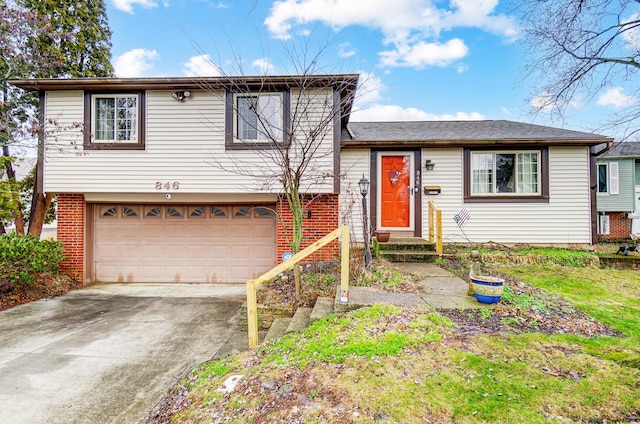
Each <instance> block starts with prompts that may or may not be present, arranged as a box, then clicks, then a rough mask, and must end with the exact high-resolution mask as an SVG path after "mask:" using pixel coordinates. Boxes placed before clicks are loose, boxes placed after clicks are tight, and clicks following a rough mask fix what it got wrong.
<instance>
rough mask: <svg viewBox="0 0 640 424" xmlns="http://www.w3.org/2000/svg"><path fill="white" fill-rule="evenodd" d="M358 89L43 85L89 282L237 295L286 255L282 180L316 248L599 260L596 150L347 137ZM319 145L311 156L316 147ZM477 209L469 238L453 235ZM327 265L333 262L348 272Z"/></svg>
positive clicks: (295, 84)
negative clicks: (438, 235)
mask: <svg viewBox="0 0 640 424" xmlns="http://www.w3.org/2000/svg"><path fill="white" fill-rule="evenodd" d="M357 83H358V76H357V75H319V76H269V77H211V78H131V79H109V78H88V79H34V80H16V81H12V84H14V85H16V86H18V87H21V88H23V89H26V90H32V91H35V92H38V93H39V94H40V107H41V115H42V124H43V133H42V139H43V143H41V144H42V147H41V152H40V153H41V158H42V159H43V160H42V161H41V162H40V169H39V170H40V176H41V180H42V190H43V191H44V192H55V193H58V239H59V240H61V241H63V242H64V243H65V246H66V254H67V256H68V258H69V259H68V261H67V262H66V263H65V266H66V269H67V270H69V271H70V272H72V273H73V274H74V275H75V276H76V277H77V278H78V279H79V280H80V281H83V282H94V281H131V282H144V281H151V282H161V281H169V282H171V281H181V282H240V281H244V280H246V279H248V278H252V277H254V276H256V275H257V274H260V273H262V272H263V271H265V270H266V269H268V268H270V267H271V266H273V265H274V264H276V263H277V262H278V261H280V260H281V257H282V254H283V253H284V252H285V251H286V250H288V238H289V237H290V232H289V230H290V225H289V224H288V223H289V222H290V219H291V214H290V211H289V210H288V206H287V202H286V201H285V200H284V199H283V197H282V196H281V194H282V193H281V185H280V184H281V179H282V173H281V170H282V166H289V165H291V164H293V166H294V167H296V169H298V168H297V166H298V165H299V164H300V163H306V164H307V165H306V166H304V167H303V168H300V169H302V173H303V178H302V179H301V183H302V187H301V192H303V193H305V194H306V197H305V199H304V207H305V214H304V228H305V240H304V241H303V245H305V244H308V243H309V242H311V241H313V240H315V239H317V238H319V237H320V236H321V235H323V234H326V233H328V232H329V231H331V230H332V229H334V228H336V227H337V226H338V225H339V224H340V223H346V224H349V225H351V226H352V234H353V235H354V236H355V239H356V240H360V241H362V232H361V231H360V229H361V228H362V220H361V217H362V208H361V199H362V197H361V195H360V193H359V191H358V181H359V180H360V179H361V178H362V177H363V176H365V177H367V179H368V180H369V181H370V182H371V188H370V192H369V193H368V197H367V200H368V208H369V210H368V215H369V216H370V217H371V227H372V228H373V229H378V230H388V231H391V232H392V234H393V236H395V237H415V236H417V237H425V236H427V232H428V225H427V219H428V218H427V213H426V208H427V203H428V201H430V200H432V201H433V202H434V203H435V204H436V205H437V207H439V208H440V209H441V210H442V214H443V235H444V241H445V242H467V240H471V241H473V242H477V243H481V242H489V241H493V242H498V243H536V244H569V243H580V244H589V243H593V242H594V241H595V237H596V218H597V215H596V209H595V197H596V196H595V189H592V185H593V182H594V181H595V180H596V174H595V171H596V166H595V154H596V147H595V146H597V145H599V144H602V143H609V142H611V139H610V138H607V137H604V136H600V135H595V134H589V133H583V132H576V131H568V130H562V129H557V128H550V127H544V126H538V125H530V124H524V123H518V122H510V121H469V122H455V121H454V122H372V123H356V122H350V119H349V118H350V112H351V107H352V103H353V98H354V93H355V90H356V87H357ZM305 146H306V147H305ZM461 209H464V210H465V216H466V218H467V219H466V221H465V222H464V225H461V224H460V221H457V222H456V220H454V219H453V218H454V217H455V216H456V215H457V214H459V212H460V211H461ZM336 254H337V249H328V250H325V251H324V253H323V254H322V255H321V256H320V257H319V258H320V259H326V258H330V257H335V255H336Z"/></svg>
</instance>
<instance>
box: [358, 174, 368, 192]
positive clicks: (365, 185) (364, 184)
mask: <svg viewBox="0 0 640 424" xmlns="http://www.w3.org/2000/svg"><path fill="white" fill-rule="evenodd" d="M358 185H359V186H360V194H362V196H363V197H365V196H366V195H367V193H369V180H368V179H366V178H365V176H364V174H362V178H360V181H358Z"/></svg>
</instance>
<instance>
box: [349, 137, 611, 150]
mask: <svg viewBox="0 0 640 424" xmlns="http://www.w3.org/2000/svg"><path fill="white" fill-rule="evenodd" d="M610 141H613V139H611V138H600V139H503V140H464V139H461V140H385V141H365V140H343V141H342V147H345V148H363V147H391V146H404V147H421V148H425V147H475V146H484V147H486V146H527V145H535V146H595V145H598V144H601V143H607V142H610Z"/></svg>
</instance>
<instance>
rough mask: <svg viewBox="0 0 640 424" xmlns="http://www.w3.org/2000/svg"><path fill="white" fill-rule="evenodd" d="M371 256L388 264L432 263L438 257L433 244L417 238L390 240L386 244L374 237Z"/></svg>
mask: <svg viewBox="0 0 640 424" xmlns="http://www.w3.org/2000/svg"><path fill="white" fill-rule="evenodd" d="M373 255H374V256H375V257H376V258H381V259H386V260H388V261H390V262H433V261H434V259H435V258H437V257H439V255H438V253H437V252H436V246H435V243H430V242H428V241H427V240H425V239H422V238H419V237H406V238H404V237H403V238H391V239H389V241H388V242H386V243H383V242H380V241H378V239H376V238H375V237H374V238H373Z"/></svg>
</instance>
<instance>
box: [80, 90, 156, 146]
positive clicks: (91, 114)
mask: <svg viewBox="0 0 640 424" xmlns="http://www.w3.org/2000/svg"><path fill="white" fill-rule="evenodd" d="M143 106H144V94H143V93H140V92H135V93H87V94H86V95H85V122H88V123H89V125H90V131H86V132H85V143H84V144H85V147H88V148H96V149H103V148H115V149H121V148H144V139H143V138H144V131H143V129H144V117H143V114H144V107H143Z"/></svg>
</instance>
